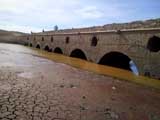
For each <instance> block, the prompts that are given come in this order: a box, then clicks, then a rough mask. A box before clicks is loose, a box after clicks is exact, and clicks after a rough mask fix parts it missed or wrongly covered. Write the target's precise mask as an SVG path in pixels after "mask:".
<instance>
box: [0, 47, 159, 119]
mask: <svg viewBox="0 0 160 120" xmlns="http://www.w3.org/2000/svg"><path fill="white" fill-rule="evenodd" d="M16 50H17V49H16ZM17 51H18V50H17ZM13 53H14V54H15V55H16V57H15V56H14V55H11V54H13ZM0 54H1V60H0V62H1V64H0V120H14V119H15V120H160V90H158V89H152V88H150V87H146V86H142V85H137V84H134V83H130V82H127V81H121V80H118V79H115V78H112V77H108V76H103V75H98V74H95V73H92V72H88V71H84V70H81V69H77V68H74V67H71V66H69V65H65V64H62V63H56V62H53V61H50V60H47V59H44V58H41V57H37V56H33V55H30V54H25V53H22V52H15V51H14V52H13V51H11V50H10V51H7V52H6V50H5V51H4V50H3V51H2V50H0ZM3 59H5V60H3Z"/></svg>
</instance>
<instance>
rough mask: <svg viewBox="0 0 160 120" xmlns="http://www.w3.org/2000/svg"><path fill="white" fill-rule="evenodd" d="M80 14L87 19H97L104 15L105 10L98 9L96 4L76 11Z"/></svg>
mask: <svg viewBox="0 0 160 120" xmlns="http://www.w3.org/2000/svg"><path fill="white" fill-rule="evenodd" d="M76 13H77V14H78V15H80V16H81V17H82V18H85V19H97V18H101V17H103V15H104V14H103V12H102V11H100V10H98V8H97V7H96V6H86V7H84V8H82V9H79V10H77V11H76Z"/></svg>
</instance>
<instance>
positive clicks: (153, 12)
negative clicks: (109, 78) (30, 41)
mask: <svg viewBox="0 0 160 120" xmlns="http://www.w3.org/2000/svg"><path fill="white" fill-rule="evenodd" d="M159 11H160V0H0V29H6V30H18V31H22V32H30V31H33V32H38V31H42V29H44V30H52V29H53V28H54V26H55V25H58V26H59V29H65V28H77V27H88V26H97V25H104V24H109V23H122V22H128V21H135V20H145V19H151V18H160V12H159Z"/></svg>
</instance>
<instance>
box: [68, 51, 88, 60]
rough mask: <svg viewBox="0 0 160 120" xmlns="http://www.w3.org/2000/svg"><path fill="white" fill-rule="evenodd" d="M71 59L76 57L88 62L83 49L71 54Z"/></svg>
mask: <svg viewBox="0 0 160 120" xmlns="http://www.w3.org/2000/svg"><path fill="white" fill-rule="evenodd" d="M70 57H75V58H80V59H83V60H87V57H86V55H85V53H84V52H83V51H82V50H81V49H74V50H73V51H72V52H71V54H70Z"/></svg>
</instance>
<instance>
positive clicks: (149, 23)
mask: <svg viewBox="0 0 160 120" xmlns="http://www.w3.org/2000/svg"><path fill="white" fill-rule="evenodd" d="M140 28H142V29H143V28H160V18H157V19H149V20H143V21H133V22H128V23H112V24H106V25H103V26H93V27H84V28H72V29H62V30H57V31H45V32H40V33H44V34H45V33H59V32H60V33H71V32H89V31H105V30H121V29H140Z"/></svg>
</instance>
